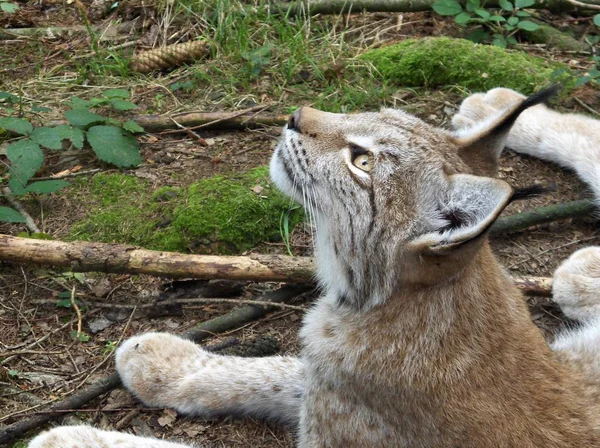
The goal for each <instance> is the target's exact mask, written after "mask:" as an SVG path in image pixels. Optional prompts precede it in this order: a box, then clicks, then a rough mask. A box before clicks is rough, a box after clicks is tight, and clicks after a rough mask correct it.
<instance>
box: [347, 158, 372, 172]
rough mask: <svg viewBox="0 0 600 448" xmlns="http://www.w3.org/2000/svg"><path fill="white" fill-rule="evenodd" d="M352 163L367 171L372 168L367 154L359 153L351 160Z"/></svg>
mask: <svg viewBox="0 0 600 448" xmlns="http://www.w3.org/2000/svg"><path fill="white" fill-rule="evenodd" d="M352 164H353V165H354V166H355V167H356V168H358V169H360V170H363V171H365V172H367V173H368V172H369V171H371V169H372V168H373V167H372V164H371V160H370V158H369V156H368V155H367V154H361V155H359V156H358V157H355V158H354V160H353V161H352Z"/></svg>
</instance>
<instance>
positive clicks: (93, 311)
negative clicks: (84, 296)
mask: <svg viewBox="0 0 600 448" xmlns="http://www.w3.org/2000/svg"><path fill="white" fill-rule="evenodd" d="M97 312H98V310H92V311H90V312H89V313H87V315H88V316H92V315H94V314H96V313H97ZM75 322H77V319H72V320H70V321H69V322H67V323H66V324H64V325H62V326H60V327H59V328H57V329H55V330H52V331H51V332H50V333H47V334H45V335H44V336H42V337H41V338H39V339H36V340H35V341H33V342H27V341H26V342H22V343H20V344H17V345H13V346H10V347H5V349H17V348H21V347H26V348H31V347H34V346H36V345H38V344H40V343H42V342H44V341H45V340H46V339H48V338H49V337H50V336H53V335H55V334H56V333H58V332H60V331H62V330H64V329H65V328H67V327H69V326H71V325H73V324H74V323H75ZM15 356H18V355H11V356H9V357H8V358H5V359H3V360H2V361H0V365H4V364H6V363H7V362H9V361H11V360H12V359H13V358H14V357H15Z"/></svg>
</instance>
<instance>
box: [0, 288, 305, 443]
mask: <svg viewBox="0 0 600 448" xmlns="http://www.w3.org/2000/svg"><path fill="white" fill-rule="evenodd" d="M309 289H310V288H309V287H308V286H305V285H286V286H283V287H282V288H280V289H278V290H276V291H271V292H267V293H265V294H264V295H263V296H262V297H260V300H261V301H264V302H274V303H276V302H283V303H286V302H289V301H291V300H292V299H293V298H294V297H296V296H298V295H299V294H302V293H303V292H306V291H308V290H309ZM268 311H270V308H269V307H260V306H255V305H248V306H243V307H240V308H237V309H235V310H233V311H231V312H229V313H227V314H225V315H223V316H219V317H216V318H214V319H211V320H208V321H206V322H202V323H201V324H198V325H196V326H195V327H193V328H192V329H190V330H188V331H187V332H186V333H185V334H184V336H185V337H187V338H189V339H191V340H193V341H194V342H200V341H203V340H205V339H207V338H209V337H211V336H213V335H214V334H217V333H222V332H225V331H228V330H232V329H234V328H238V327H240V326H241V325H244V324H245V323H248V322H251V321H253V320H256V319H259V318H261V317H263V316H264V315H265V314H266V313H267V312H268ZM120 385H121V379H120V378H119V375H118V374H117V373H116V372H115V373H113V374H111V375H109V376H107V377H105V378H103V379H101V380H99V381H97V382H95V383H93V384H91V385H90V386H89V387H87V388H85V389H83V390H81V391H79V392H77V393H75V394H74V395H71V396H70V397H69V398H67V399H66V400H64V401H61V402H59V403H56V404H55V405H54V406H52V407H51V408H50V409H49V410H48V411H57V412H54V413H48V414H38V415H34V416H33V417H31V418H28V419H26V420H21V421H20V422H17V423H14V424H12V425H9V426H7V427H5V428H3V429H1V430H0V446H5V445H8V444H9V443H10V442H12V441H13V440H14V439H15V438H17V437H20V436H22V435H23V434H24V433H26V432H27V431H30V430H32V429H34V428H39V427H40V426H42V425H45V424H46V423H48V422H50V421H52V420H54V419H56V418H58V417H61V416H62V415H64V414H62V412H64V411H65V410H75V409H78V408H80V407H81V406H83V405H84V404H86V403H88V402H89V401H91V400H93V399H95V398H97V397H99V396H100V395H102V394H105V393H107V392H109V391H111V390H112V389H114V388H115V387H118V386H120Z"/></svg>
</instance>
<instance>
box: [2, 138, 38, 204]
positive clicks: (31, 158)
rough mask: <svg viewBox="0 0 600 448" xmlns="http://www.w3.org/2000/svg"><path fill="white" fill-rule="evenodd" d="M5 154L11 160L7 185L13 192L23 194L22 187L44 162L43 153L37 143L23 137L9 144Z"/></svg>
mask: <svg viewBox="0 0 600 448" xmlns="http://www.w3.org/2000/svg"><path fill="white" fill-rule="evenodd" d="M6 156H7V157H8V159H9V160H10V162H11V166H10V176H11V178H10V182H9V187H10V189H11V190H12V192H13V193H16V194H23V191H22V188H23V187H25V185H26V184H27V182H28V181H29V179H31V178H32V177H33V175H34V174H35V173H37V172H38V170H39V169H40V168H41V167H42V165H43V164H44V153H43V152H42V150H41V149H40V147H39V146H38V145H37V143H34V142H32V141H31V140H29V139H25V140H20V141H18V142H16V143H13V144H12V145H9V146H8V147H7V148H6Z"/></svg>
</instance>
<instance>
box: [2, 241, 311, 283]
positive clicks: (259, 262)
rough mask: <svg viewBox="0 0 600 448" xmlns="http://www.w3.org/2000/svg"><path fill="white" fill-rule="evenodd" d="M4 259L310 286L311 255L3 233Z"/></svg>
mask: <svg viewBox="0 0 600 448" xmlns="http://www.w3.org/2000/svg"><path fill="white" fill-rule="evenodd" d="M0 261H10V262H16V263H29V264H45V265H53V266H61V267H67V268H69V269H70V270H72V271H75V272H94V271H96V272H115V273H129V274H149V275H154V276H157V277H170V278H197V279H203V280H214V279H226V280H252V281H260V282H268V281H272V282H291V283H310V282H311V280H312V277H313V262H312V259H311V258H308V257H289V256H284V255H250V256H246V257H241V256H239V257H236V256H216V255H184V254H179V253H175V252H160V251H153V250H146V249H138V248H136V247H134V246H128V245H123V244H104V243H85V242H74V243H66V242H62V241H49V240H36V239H29V238H19V237H14V236H9V235H2V234H0Z"/></svg>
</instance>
